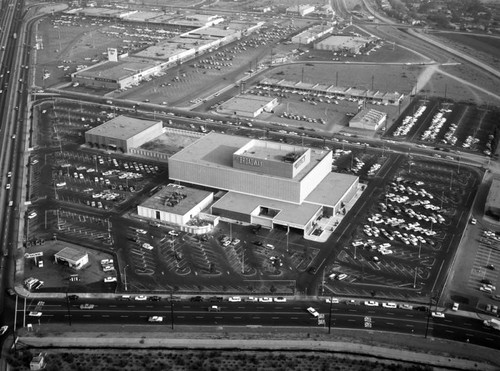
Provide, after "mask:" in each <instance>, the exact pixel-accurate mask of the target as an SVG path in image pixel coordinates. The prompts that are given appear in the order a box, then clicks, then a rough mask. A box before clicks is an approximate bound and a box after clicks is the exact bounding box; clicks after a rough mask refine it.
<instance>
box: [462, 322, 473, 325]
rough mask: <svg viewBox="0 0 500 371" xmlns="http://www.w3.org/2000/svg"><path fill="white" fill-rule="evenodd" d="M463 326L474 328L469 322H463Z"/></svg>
mask: <svg viewBox="0 0 500 371" xmlns="http://www.w3.org/2000/svg"><path fill="white" fill-rule="evenodd" d="M462 325H465V326H472V323H468V322H463V323H462Z"/></svg>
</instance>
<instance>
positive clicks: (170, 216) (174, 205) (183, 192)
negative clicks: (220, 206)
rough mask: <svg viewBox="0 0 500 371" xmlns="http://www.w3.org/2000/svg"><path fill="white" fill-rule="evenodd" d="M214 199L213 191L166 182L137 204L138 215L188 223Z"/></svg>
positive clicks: (181, 223)
mask: <svg viewBox="0 0 500 371" xmlns="http://www.w3.org/2000/svg"><path fill="white" fill-rule="evenodd" d="M213 199H214V195H213V192H209V191H204V190H200V189H195V188H191V187H187V186H181V185H177V184H168V185H167V186H165V187H163V188H162V189H161V190H160V191H158V192H157V193H156V194H154V195H153V196H151V197H150V198H148V199H147V200H146V201H144V202H143V203H141V204H140V205H138V206H137V213H138V214H139V216H142V217H145V218H149V219H154V220H156V221H159V222H166V223H171V224H176V225H179V226H183V225H188V224H189V222H190V221H192V220H193V219H195V218H197V217H198V216H199V214H200V213H201V211H202V210H204V209H206V208H207V207H208V206H209V205H210V204H211V203H212V202H213Z"/></svg>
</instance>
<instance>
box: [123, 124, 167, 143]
mask: <svg viewBox="0 0 500 371" xmlns="http://www.w3.org/2000/svg"><path fill="white" fill-rule="evenodd" d="M162 128H163V124H162V122H161V121H160V122H157V123H156V124H155V125H153V126H151V127H149V128H147V129H145V130H144V131H143V132H141V133H140V134H137V135H134V136H133V137H132V138H130V139H129V140H128V141H127V147H128V148H137V147H140V146H142V145H143V144H144V143H146V142H149V141H150V140H153V139H155V138H156V137H157V136H159V135H161V134H162Z"/></svg>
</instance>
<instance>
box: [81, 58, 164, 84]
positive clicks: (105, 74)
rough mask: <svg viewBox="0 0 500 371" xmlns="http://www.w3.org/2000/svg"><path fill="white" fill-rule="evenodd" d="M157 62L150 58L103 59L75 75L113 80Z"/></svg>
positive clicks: (149, 66) (145, 68) (128, 75)
mask: <svg viewBox="0 0 500 371" xmlns="http://www.w3.org/2000/svg"><path fill="white" fill-rule="evenodd" d="M158 64H159V62H157V61H152V60H150V59H142V58H134V57H126V58H123V59H120V60H118V62H110V61H105V62H101V63H98V64H96V65H94V66H91V67H89V68H86V69H85V70H82V71H78V72H75V76H82V77H90V78H95V77H98V78H99V77H100V78H103V79H109V80H113V81H119V80H121V79H124V78H127V77H130V76H133V75H135V74H137V73H139V72H140V71H144V70H147V69H149V68H152V67H154V66H157V65H158Z"/></svg>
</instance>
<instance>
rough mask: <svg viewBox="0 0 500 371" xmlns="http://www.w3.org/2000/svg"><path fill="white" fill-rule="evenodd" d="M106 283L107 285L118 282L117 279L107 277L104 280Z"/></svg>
mask: <svg viewBox="0 0 500 371" xmlns="http://www.w3.org/2000/svg"><path fill="white" fill-rule="evenodd" d="M104 282H106V283H109V282H116V277H106V278H104Z"/></svg>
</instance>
